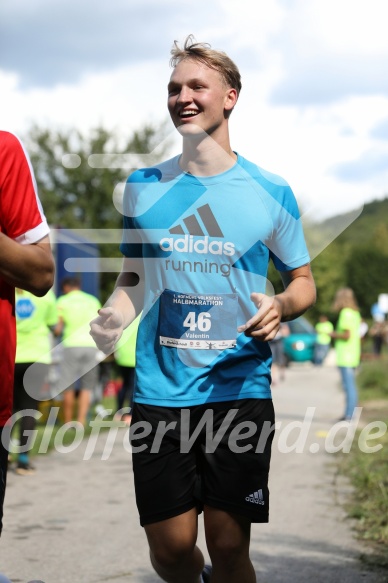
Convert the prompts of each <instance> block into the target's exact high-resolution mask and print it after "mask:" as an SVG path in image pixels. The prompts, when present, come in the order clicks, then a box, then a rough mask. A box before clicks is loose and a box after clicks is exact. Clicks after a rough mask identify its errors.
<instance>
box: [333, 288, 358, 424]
mask: <svg viewBox="0 0 388 583" xmlns="http://www.w3.org/2000/svg"><path fill="white" fill-rule="evenodd" d="M333 310H334V311H335V312H338V313H339V316H338V321H337V325H336V329H335V332H331V334H330V336H331V338H334V340H335V344H334V346H335V351H336V360H337V365H338V367H339V370H340V373H341V380H342V386H343V389H344V392H345V402H346V404H345V412H344V415H343V417H341V420H350V419H351V418H352V415H353V412H354V409H355V407H357V400H358V395H357V387H356V368H357V367H358V365H359V364H360V357H361V338H360V324H361V315H360V312H359V309H358V305H357V301H356V298H355V297H354V293H353V290H352V289H350V288H342V289H340V290H338V292H337V293H336V296H335V299H334V304H333Z"/></svg>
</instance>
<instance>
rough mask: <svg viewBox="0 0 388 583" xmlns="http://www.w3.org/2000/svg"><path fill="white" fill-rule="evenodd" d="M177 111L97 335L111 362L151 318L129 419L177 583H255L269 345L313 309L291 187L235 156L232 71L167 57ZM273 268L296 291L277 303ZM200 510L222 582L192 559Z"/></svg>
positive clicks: (151, 522) (161, 567) (158, 565)
mask: <svg viewBox="0 0 388 583" xmlns="http://www.w3.org/2000/svg"><path fill="white" fill-rule="evenodd" d="M171 64H172V66H173V72H172V75H171V78H170V82H169V84H168V109H169V113H170V116H171V119H172V121H173V123H174V125H175V126H176V128H177V130H178V131H179V133H180V134H181V136H182V139H183V149H182V154H181V155H180V156H177V157H175V158H173V159H171V160H168V161H166V162H164V163H162V164H159V165H157V166H155V167H153V168H148V169H143V170H138V171H136V172H134V173H133V174H132V175H131V176H130V177H129V179H128V183H127V188H126V192H125V195H124V207H125V218H124V239H123V243H122V246H121V250H122V252H123V254H124V255H125V259H124V263H123V269H122V272H121V274H120V275H119V277H118V281H117V285H116V288H115V290H114V292H113V294H112V296H111V298H110V299H109V301H108V303H107V305H106V307H104V308H103V309H102V310H100V312H99V316H98V317H97V318H96V319H95V320H94V321H93V322H92V323H91V334H92V335H93V337H94V339H95V341H96V343H97V345H98V346H99V347H100V348H101V349H103V350H104V351H105V352H111V351H113V348H114V345H115V343H116V342H117V339H118V338H119V337H120V336H121V334H122V330H123V329H124V328H125V327H127V326H128V325H129V323H130V322H131V321H132V320H133V319H134V318H135V316H136V314H138V313H139V312H140V310H141V309H143V317H142V321H141V323H140V327H139V332H138V341H137V365H136V374H137V386H136V391H135V397H134V402H135V404H134V410H133V417H132V423H133V425H132V446H133V468H134V478H135V489H136V499H137V505H138V508H139V513H140V522H141V524H142V525H143V526H144V528H145V532H146V535H147V538H148V542H149V546H150V555H151V562H152V565H153V567H154V569H155V571H156V572H157V573H158V574H159V576H160V577H161V578H162V579H163V580H164V581H167V582H169V583H182V582H183V581H184V582H185V583H200V582H201V581H205V582H207V581H211V583H241V582H244V583H253V582H254V581H256V576H255V571H254V568H253V565H252V563H251V561H250V558H249V544H250V530H251V523H252V522H267V521H268V505H269V492H268V471H269V462H270V450H271V441H272V435H273V433H272V431H273V423H274V414H273V407H272V401H271V391H270V382H271V377H270V367H271V351H270V348H269V345H268V341H269V340H272V339H273V338H274V337H275V335H276V332H277V331H278V329H279V326H280V322H281V321H287V320H291V319H293V318H295V317H297V316H298V315H300V314H302V313H303V312H304V311H305V310H306V309H308V308H309V307H310V306H311V305H312V304H313V303H314V301H315V286H314V282H313V278H312V275H311V271H310V267H309V256H308V252H307V249H306V246H305V242H304V237H303V232H302V228H301V224H300V220H299V212H298V207H297V204H296V201H295V198H294V195H293V193H292V191H291V189H290V187H289V186H288V185H287V183H286V182H285V181H284V180H282V179H281V178H280V177H278V176H275V175H273V174H270V173H268V172H266V171H264V170H262V169H261V168H259V167H258V166H256V165H255V164H252V163H251V162H248V161H247V160H246V159H244V158H243V157H242V156H241V155H240V154H237V153H236V152H234V151H233V150H232V148H231V145H230V141H229V129H228V123H229V116H230V114H231V113H232V110H233V108H234V106H235V105H236V102H237V99H238V96H239V92H240V89H241V80H240V74H239V71H238V69H237V67H236V65H235V64H234V63H233V61H231V60H230V59H229V57H228V56H227V55H226V54H225V53H222V52H219V51H216V50H213V49H211V47H210V46H209V45H207V44H201V43H194V42H193V39H192V37H188V38H187V39H186V42H185V45H184V48H183V49H180V48H179V47H178V45H177V43H175V44H174V47H173V49H172V59H171ZM269 259H272V260H273V261H274V263H275V266H276V267H277V269H278V270H279V271H280V272H281V274H282V278H283V281H284V285H285V289H284V291H283V292H282V293H280V294H278V295H275V296H271V295H266V293H265V292H266V289H267V288H266V283H267V282H266V275H267V267H268V262H269ZM201 511H203V515H204V525H205V533H206V542H207V548H208V551H209V554H210V557H211V561H212V569H211V568H210V567H208V566H206V567H204V559H203V555H202V553H201V551H200V550H199V548H198V547H197V546H196V540H197V524H198V523H197V519H198V514H199V513H200V512H201Z"/></svg>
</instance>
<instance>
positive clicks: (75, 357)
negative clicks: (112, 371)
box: [55, 277, 101, 425]
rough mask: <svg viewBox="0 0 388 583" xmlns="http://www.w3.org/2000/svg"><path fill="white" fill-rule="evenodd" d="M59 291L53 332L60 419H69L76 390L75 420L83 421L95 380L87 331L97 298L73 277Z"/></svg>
mask: <svg viewBox="0 0 388 583" xmlns="http://www.w3.org/2000/svg"><path fill="white" fill-rule="evenodd" d="M62 291H63V295H62V296H60V298H59V299H58V301H57V307H58V317H59V321H58V325H57V326H56V328H55V334H56V335H57V336H60V335H62V344H63V360H62V363H61V374H62V381H63V386H64V387H67V388H66V389H65V391H64V393H63V417H64V422H65V423H68V422H70V421H72V419H73V415H74V405H75V402H76V389H77V391H78V398H77V405H78V413H77V421H79V422H80V423H82V424H83V425H85V423H86V419H87V415H88V412H89V407H90V402H91V396H92V392H93V391H94V389H95V387H96V385H97V382H98V362H97V352H98V351H97V347H96V345H95V343H94V340H93V339H92V337H91V336H90V334H89V325H88V323H89V321H90V320H91V319H92V318H95V316H96V314H97V312H98V310H99V309H100V308H101V304H100V302H99V300H98V299H97V298H96V297H95V296H93V295H91V294H88V293H86V292H84V291H82V290H81V283H80V280H79V279H78V278H77V277H66V278H64V280H63V281H62Z"/></svg>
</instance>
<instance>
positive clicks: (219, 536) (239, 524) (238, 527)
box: [206, 517, 250, 566]
mask: <svg viewBox="0 0 388 583" xmlns="http://www.w3.org/2000/svg"><path fill="white" fill-rule="evenodd" d="M249 541H250V523H248V522H245V521H237V520H236V521H234V520H233V519H232V518H231V517H228V519H227V520H226V521H225V522H223V521H222V520H221V521H219V520H216V521H211V520H210V521H208V523H207V525H206V543H207V547H208V550H209V554H210V557H211V559H212V561H213V562H222V563H224V564H226V565H230V566H232V565H233V564H234V563H235V562H236V561H237V562H238V561H239V560H241V559H242V558H244V557H245V556H249Z"/></svg>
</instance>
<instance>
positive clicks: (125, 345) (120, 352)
mask: <svg viewBox="0 0 388 583" xmlns="http://www.w3.org/2000/svg"><path fill="white" fill-rule="evenodd" d="M140 317H141V314H140V315H139V316H138V317H137V318H136V320H134V321H133V322H132V324H130V326H128V328H127V329H126V330H125V331H124V333H123V336H122V338H121V339H120V341H119V342H118V343H117V345H116V350H115V353H114V355H115V360H116V364H117V367H118V372H119V375H120V376H121V378H122V381H123V383H122V386H121V388H120V390H119V391H118V393H117V413H116V415H115V419H116V420H122V421H125V422H126V423H128V424H129V423H130V422H131V419H132V416H131V414H130V409H131V407H132V398H133V391H134V388H135V365H136V339H137V330H138V327H139V322H140ZM125 401H127V402H128V414H127V413H124V412H123V411H122V409H123V407H124V403H125Z"/></svg>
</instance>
